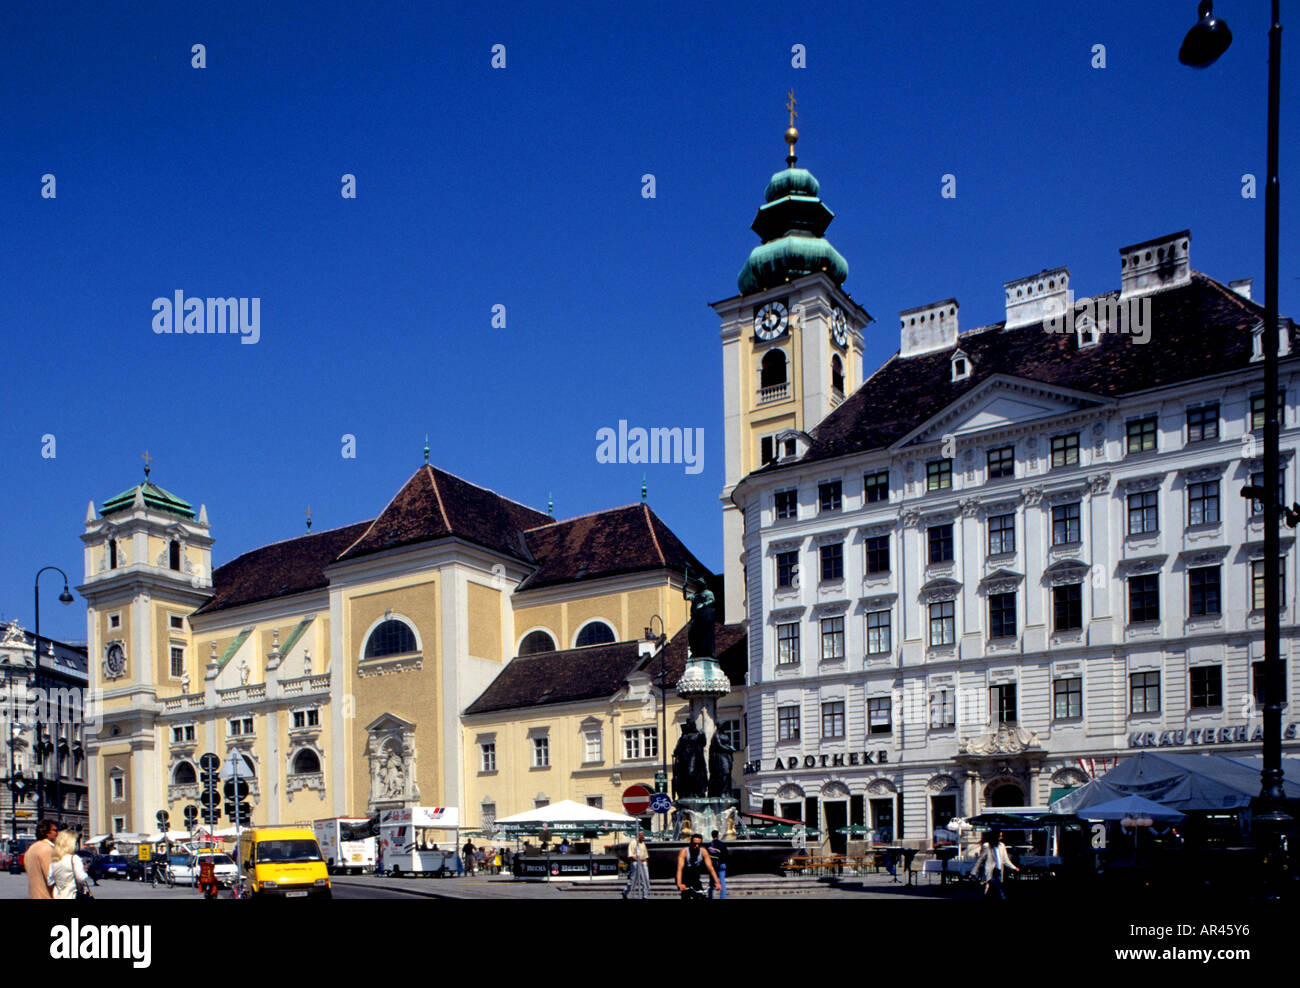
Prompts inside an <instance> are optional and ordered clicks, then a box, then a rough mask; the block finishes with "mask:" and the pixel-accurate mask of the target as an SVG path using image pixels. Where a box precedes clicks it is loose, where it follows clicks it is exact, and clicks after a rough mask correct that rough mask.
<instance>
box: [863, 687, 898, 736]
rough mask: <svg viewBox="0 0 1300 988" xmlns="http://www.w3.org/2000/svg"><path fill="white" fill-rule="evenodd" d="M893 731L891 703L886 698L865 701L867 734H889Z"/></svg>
mask: <svg viewBox="0 0 1300 988" xmlns="http://www.w3.org/2000/svg"><path fill="white" fill-rule="evenodd" d="M893 730H894V721H893V701H892V700H891V699H890V698H889V697H887V696H873V697H869V698H868V699H867V733H868V734H890V733H892V732H893Z"/></svg>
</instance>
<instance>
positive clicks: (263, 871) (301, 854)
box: [239, 827, 333, 899]
mask: <svg viewBox="0 0 1300 988" xmlns="http://www.w3.org/2000/svg"><path fill="white" fill-rule="evenodd" d="M239 867H240V870H241V871H242V873H243V876H244V880H245V881H246V882H247V883H248V887H249V889H250V890H251V891H252V893H253V896H254V898H269V897H270V896H281V897H284V898H287V899H300V898H306V897H311V898H313V899H318V898H319V899H329V898H332V896H333V893H332V892H331V890H330V878H329V871H328V870H327V869H326V867H325V860H324V859H323V858H322V857H321V853H320V844H318V843H317V842H316V835H315V834H314V833H313V832H312V829H311V828H310V827H253V828H252V829H250V830H245V831H244V832H243V833H242V834H240V836H239Z"/></svg>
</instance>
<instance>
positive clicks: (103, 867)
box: [88, 854, 131, 880]
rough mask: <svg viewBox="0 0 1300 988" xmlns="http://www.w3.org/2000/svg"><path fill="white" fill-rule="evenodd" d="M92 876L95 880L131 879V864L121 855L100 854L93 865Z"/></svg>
mask: <svg viewBox="0 0 1300 988" xmlns="http://www.w3.org/2000/svg"><path fill="white" fill-rule="evenodd" d="M88 870H89V871H90V874H91V876H92V877H94V878H95V879H97V880H98V879H103V878H116V879H123V878H127V879H129V878H130V877H131V862H130V861H129V860H128V859H127V858H125V857H123V856H122V855H121V854H99V855H96V856H95V859H94V861H93V862H92V864H91V867H90V869H88Z"/></svg>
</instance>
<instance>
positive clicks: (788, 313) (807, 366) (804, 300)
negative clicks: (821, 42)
mask: <svg viewBox="0 0 1300 988" xmlns="http://www.w3.org/2000/svg"><path fill="white" fill-rule="evenodd" d="M786 109H787V111H788V112H789V127H788V128H787V130H786V132H785V135H784V136H785V143H786V146H787V148H788V153H787V155H786V159H785V164H786V167H785V168H784V169H782V170H781V171H778V172H776V173H775V174H774V175H773V176H772V177H771V179H770V180H769V181H768V183H767V188H766V189H765V190H764V192H763V203H762V205H760V206H759V207H758V212H757V214H756V215H755V216H754V221H753V223H751V224H750V229H751V230H753V231H754V233H755V234H756V235H757V236H758V238H759V241H760V243H759V244H758V245H757V246H756V247H754V248H753V249H752V250H751V251H750V253H749V257H748V258H746V260H745V263H744V265H743V266H742V267H741V269H740V274H739V275H738V277H737V279H736V285H737V287H738V288H739V290H740V293H739V294H738V295H733V296H732V297H730V298H726V299H723V300H722V301H720V302H714V303H712V306H713V310H714V311H715V312H717V314H718V316H719V318H720V319H721V320H722V354H723V358H722V368H723V401H724V414H725V432H726V436H725V441H726V484H725V486H724V488H723V491H722V506H723V552H724V560H725V571H726V577H727V579H726V594H727V597H726V601H725V611H724V613H725V614H726V620H728V621H738V620H741V619H742V618H743V617H744V615H745V608H744V589H745V579H744V572H743V568H742V564H741V558H742V553H743V546H742V535H743V524H742V521H741V518H740V515H739V512H738V511H737V509H736V507H735V506H734V505H733V504H732V503H731V492H732V491H733V490H734V489H735V486H736V484H738V483H739V482H740V481H741V479H743V478H744V477H745V476H746V475H747V474H749V473H752V472H753V471H755V470H758V469H761V468H762V467H763V466H764V465H766V464H767V463H770V462H772V461H773V460H777V459H781V458H785V457H787V456H796V455H799V454H800V453H801V452H802V450H803V448H804V447H803V443H804V438H803V437H806V434H807V432H808V431H809V430H811V429H812V428H813V427H814V426H816V425H817V424H818V423H819V422H820V421H821V420H822V419H824V418H825V417H826V416H827V415H829V414H830V413H831V412H832V411H833V410H834V409H835V408H836V406H838V405H839V404H840V403H841V402H842V401H844V399H845V398H846V397H848V395H850V394H851V393H852V392H853V391H854V390H855V389H856V388H857V387H858V385H859V384H861V383H862V345H863V332H864V331H865V329H866V327H867V325H868V324H869V323H870V322H871V321H872V320H871V316H870V315H869V314H868V313H867V311H866V310H865V309H863V308H862V306H860V305H858V304H857V303H856V302H855V301H854V300H853V298H852V297H851V296H850V295H849V294H848V292H846V291H845V290H844V287H843V286H844V282H845V280H846V279H847V278H848V275H849V265H848V262H847V261H846V260H845V259H844V256H843V255H842V254H841V253H840V252H839V251H838V250H836V249H835V247H834V246H833V245H832V244H831V242H830V241H829V240H827V239H826V230H827V228H828V227H829V226H830V224H831V221H832V220H833V219H834V218H835V214H834V213H833V212H831V210H830V207H829V206H827V205H826V203H824V202H823V201H822V199H821V183H820V182H818V181H817V179H816V178H815V177H814V176H813V174H812V172H810V171H809V170H808V169H806V168H800V167H798V158H797V157H796V155H795V151H794V148H795V144H796V143H797V142H798V140H799V131H798V129H796V127H795V119H796V117H797V116H798V114H797V113H796V111H795V99H794V93H793V92H791V93H789V94H788V97H787V102H786Z"/></svg>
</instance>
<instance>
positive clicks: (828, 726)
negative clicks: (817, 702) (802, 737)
mask: <svg viewBox="0 0 1300 988" xmlns="http://www.w3.org/2000/svg"><path fill="white" fill-rule="evenodd" d="M843 738H844V701H843V700H827V701H826V702H825V703H823V704H822V740H823V741H839V740H843Z"/></svg>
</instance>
